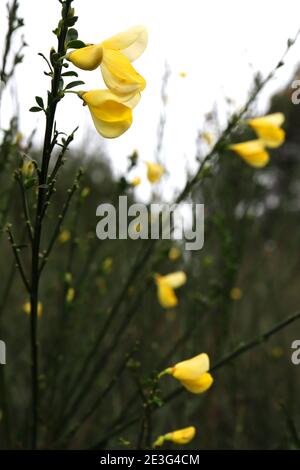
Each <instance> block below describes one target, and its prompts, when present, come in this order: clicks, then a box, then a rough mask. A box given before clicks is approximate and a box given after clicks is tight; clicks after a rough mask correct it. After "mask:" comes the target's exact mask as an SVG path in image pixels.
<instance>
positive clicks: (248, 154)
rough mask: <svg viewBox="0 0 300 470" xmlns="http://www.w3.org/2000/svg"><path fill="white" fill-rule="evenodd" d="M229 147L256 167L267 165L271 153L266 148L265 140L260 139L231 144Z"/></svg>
mask: <svg viewBox="0 0 300 470" xmlns="http://www.w3.org/2000/svg"><path fill="white" fill-rule="evenodd" d="M229 149H230V150H233V152H235V153H237V154H238V155H239V156H240V157H242V158H243V159H244V160H245V161H246V162H247V163H248V164H249V165H251V166H253V167H255V168H261V167H263V166H266V165H267V163H268V161H269V154H268V152H267V151H266V150H265V146H264V144H263V142H262V141H261V140H259V139H257V140H249V141H247V142H241V143H239V144H232V145H229Z"/></svg>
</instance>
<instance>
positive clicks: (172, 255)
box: [168, 246, 181, 261]
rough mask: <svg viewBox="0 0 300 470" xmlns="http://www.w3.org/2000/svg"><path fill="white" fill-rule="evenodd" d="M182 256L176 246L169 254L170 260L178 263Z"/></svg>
mask: <svg viewBox="0 0 300 470" xmlns="http://www.w3.org/2000/svg"><path fill="white" fill-rule="evenodd" d="M180 256H181V251H180V250H179V248H177V247H176V246H172V248H170V251H169V254H168V257H169V260H170V261H176V260H177V259H178V258H180Z"/></svg>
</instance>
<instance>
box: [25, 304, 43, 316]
mask: <svg viewBox="0 0 300 470" xmlns="http://www.w3.org/2000/svg"><path fill="white" fill-rule="evenodd" d="M23 312H24V313H26V315H30V313H31V304H30V302H25V304H24V305H23ZM37 314H38V317H39V318H40V317H41V316H42V314H43V305H42V302H38V308H37Z"/></svg>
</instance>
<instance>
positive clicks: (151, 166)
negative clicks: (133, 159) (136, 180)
mask: <svg viewBox="0 0 300 470" xmlns="http://www.w3.org/2000/svg"><path fill="white" fill-rule="evenodd" d="M145 163H146V165H147V178H148V180H149V181H150V183H157V182H158V181H159V180H160V178H161V177H162V175H163V174H164V173H165V169H164V167H163V166H161V165H160V164H159V163H152V162H145Z"/></svg>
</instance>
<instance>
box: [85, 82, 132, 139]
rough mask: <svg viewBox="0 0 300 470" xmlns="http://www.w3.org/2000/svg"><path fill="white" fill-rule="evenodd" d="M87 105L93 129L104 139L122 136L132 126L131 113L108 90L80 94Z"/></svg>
mask: <svg viewBox="0 0 300 470" xmlns="http://www.w3.org/2000/svg"><path fill="white" fill-rule="evenodd" d="M81 98H82V99H83V100H84V101H85V103H86V104H87V105H88V107H89V110H90V113H91V115H92V118H93V121H94V124H95V127H96V129H97V131H98V132H99V134H101V135H102V136H103V137H106V138H110V139H111V138H115V137H119V136H120V135H121V134H123V133H124V132H125V131H126V130H127V129H129V127H130V126H131V124H132V111H131V109H130V108H129V107H127V106H125V105H124V104H122V103H120V102H119V100H118V98H116V97H114V95H113V94H112V93H111V92H109V91H108V90H92V91H88V92H86V93H82V94H81Z"/></svg>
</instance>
